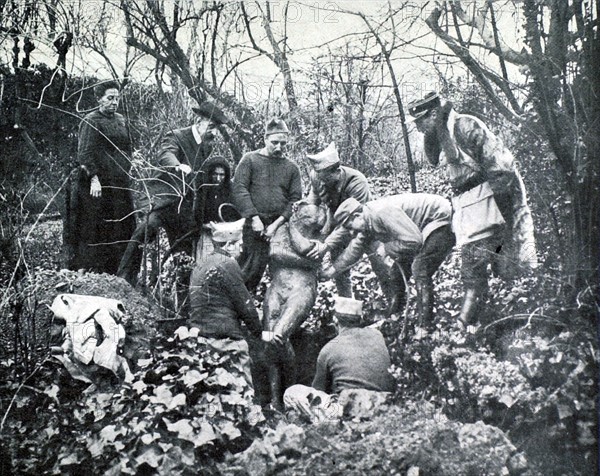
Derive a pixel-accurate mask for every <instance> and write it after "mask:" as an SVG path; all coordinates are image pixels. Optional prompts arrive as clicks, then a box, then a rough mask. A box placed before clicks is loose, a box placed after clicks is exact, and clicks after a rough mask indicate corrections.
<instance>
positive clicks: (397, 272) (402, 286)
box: [390, 225, 456, 313]
mask: <svg viewBox="0 0 600 476" xmlns="http://www.w3.org/2000/svg"><path fill="white" fill-rule="evenodd" d="M455 243H456V238H455V237H454V233H452V230H451V227H450V225H445V226H442V227H440V228H437V229H436V230H434V231H433V232H431V234H430V235H429V236H428V237H427V239H426V240H425V242H424V243H423V246H422V247H421V249H420V251H419V252H418V253H417V254H411V253H406V254H402V255H400V256H399V257H398V258H396V261H395V263H394V267H393V268H392V271H391V273H390V275H391V276H390V281H391V284H392V286H393V287H394V288H395V289H396V299H395V303H394V306H393V308H392V309H390V312H392V313H399V312H401V311H402V310H403V309H404V306H405V305H406V284H408V280H409V279H410V277H411V276H413V275H414V277H415V281H416V282H417V283H419V284H420V285H421V286H426V287H431V286H432V276H433V275H434V274H435V272H436V271H437V270H438V268H439V267H440V265H441V264H442V263H443V261H444V259H445V258H446V256H448V254H449V253H450V251H452V247H453V246H454V245H455ZM394 308H395V309H394Z"/></svg>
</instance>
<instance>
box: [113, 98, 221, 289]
mask: <svg viewBox="0 0 600 476" xmlns="http://www.w3.org/2000/svg"><path fill="white" fill-rule="evenodd" d="M193 111H194V112H195V113H196V114H197V116H198V117H197V119H196V122H195V124H193V125H192V126H189V127H184V128H182V129H176V130H173V131H171V132H169V133H168V134H166V135H165V137H164V139H163V141H162V144H161V150H160V154H159V158H158V167H157V168H156V170H155V171H154V173H153V174H152V176H151V177H150V178H148V179H146V180H145V185H146V186H147V197H148V199H149V201H150V206H149V210H148V212H147V214H146V216H145V218H144V220H143V221H142V222H141V223H140V225H139V226H138V227H137V228H136V230H135V232H134V233H133V236H132V237H131V240H130V242H129V244H128V246H127V250H126V251H125V254H124V255H123V258H122V259H121V264H120V265H119V271H118V275H119V276H121V277H122V278H125V279H126V280H127V281H129V282H130V283H132V284H135V282H136V280H137V274H138V271H139V268H140V263H141V260H142V254H143V252H142V249H141V245H143V244H144V243H146V242H148V241H151V240H153V239H154V238H155V237H156V233H157V232H158V229H159V228H160V227H162V228H164V229H165V231H166V232H167V237H168V238H169V243H170V245H171V247H172V248H174V249H173V251H184V252H185V253H187V254H189V255H190V256H191V255H192V251H193V243H194V236H193V231H194V229H195V228H196V223H195V221H194V215H195V214H194V205H195V202H196V200H197V191H198V190H197V189H198V187H199V185H200V184H201V183H202V181H203V180H202V173H201V171H202V168H203V166H204V165H205V161H206V159H207V158H208V157H209V155H210V154H211V152H212V146H213V142H214V138H215V130H216V127H217V126H218V125H220V124H227V118H226V117H225V115H224V114H223V112H222V111H221V110H220V109H219V108H217V107H216V106H215V105H214V104H211V103H208V102H205V103H202V104H201V105H200V106H199V107H197V108H193Z"/></svg>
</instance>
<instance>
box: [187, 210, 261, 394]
mask: <svg viewBox="0 0 600 476" xmlns="http://www.w3.org/2000/svg"><path fill="white" fill-rule="evenodd" d="M209 226H210V228H211V230H212V240H213V243H214V251H213V252H212V253H210V254H209V255H208V256H205V257H204V259H203V260H201V261H197V262H196V265H195V267H194V269H193V271H192V276H191V279H190V291H189V292H190V314H189V319H188V320H189V323H190V325H191V326H193V327H197V328H198V330H199V335H201V336H203V337H205V338H206V339H207V341H208V343H209V345H211V346H212V347H214V348H216V349H218V350H221V351H231V352H236V353H237V354H238V358H239V359H240V360H239V361H240V365H241V366H242V369H243V371H244V374H245V377H246V380H247V381H248V383H249V384H250V385H252V377H251V371H250V354H249V350H248V343H247V342H246V340H245V339H246V337H247V335H248V334H249V335H250V336H252V337H254V338H255V342H259V341H260V338H261V333H262V326H261V324H260V320H259V317H258V313H257V311H256V308H255V307H254V299H253V297H252V296H251V295H250V293H249V292H248V290H247V289H246V286H244V280H243V279H242V270H241V269H240V266H239V265H238V263H237V261H236V260H235V258H237V257H238V256H239V253H240V246H241V241H242V227H243V220H239V221H237V222H232V223H214V222H213V223H211V224H210V225H209ZM242 323H244V326H243V327H242Z"/></svg>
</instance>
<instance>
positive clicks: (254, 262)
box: [238, 217, 277, 293]
mask: <svg viewBox="0 0 600 476" xmlns="http://www.w3.org/2000/svg"><path fill="white" fill-rule="evenodd" d="M276 218H277V217H268V218H267V217H260V219H261V220H262V222H263V224H264V225H265V228H266V227H268V226H269V225H270V224H271V223H273V222H274V221H275V220H276ZM242 239H243V247H242V254H241V255H240V258H239V260H238V262H239V265H240V268H242V276H243V278H244V284H245V285H246V288H248V291H250V292H251V293H253V292H254V291H256V288H257V287H258V283H260V280H261V279H262V276H263V274H264V272H265V269H266V267H267V264H268V263H269V242H268V241H267V240H266V239H265V238H264V237H263V236H262V234H261V233H256V232H255V231H254V230H252V219H251V218H247V219H246V221H245V222H244V228H243V231H242Z"/></svg>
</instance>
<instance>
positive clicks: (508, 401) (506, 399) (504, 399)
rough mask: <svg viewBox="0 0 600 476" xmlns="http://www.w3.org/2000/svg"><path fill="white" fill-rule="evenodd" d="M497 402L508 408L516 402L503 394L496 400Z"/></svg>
mask: <svg viewBox="0 0 600 476" xmlns="http://www.w3.org/2000/svg"><path fill="white" fill-rule="evenodd" d="M498 401H499V402H500V403H504V405H506V406H507V407H508V408H510V407H512V406H513V405H514V404H515V401H516V400H515V399H514V398H513V397H512V396H510V395H509V394H507V393H505V394H504V395H502V396H501V397H500V398H499V399H498Z"/></svg>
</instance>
